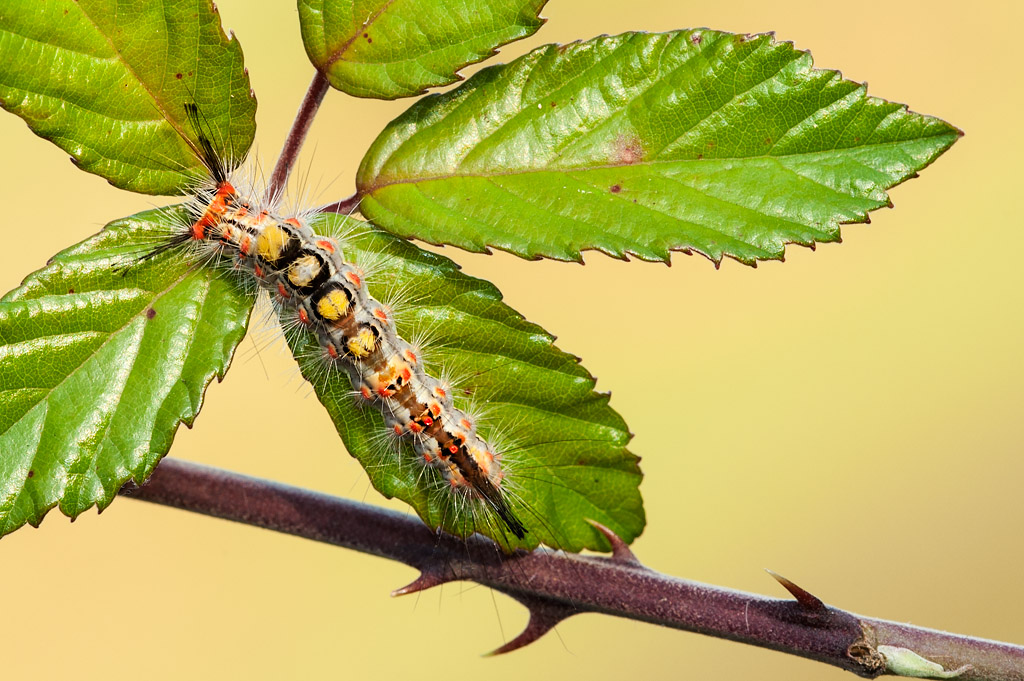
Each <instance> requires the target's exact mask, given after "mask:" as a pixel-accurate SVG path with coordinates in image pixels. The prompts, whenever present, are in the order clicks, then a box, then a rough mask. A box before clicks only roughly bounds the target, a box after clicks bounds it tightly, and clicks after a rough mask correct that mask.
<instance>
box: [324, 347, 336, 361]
mask: <svg viewBox="0 0 1024 681" xmlns="http://www.w3.org/2000/svg"><path fill="white" fill-rule="evenodd" d="M325 349H326V350H327V354H328V355H330V356H331V359H338V348H336V347H334V343H328V344H327V347H326V348H325Z"/></svg>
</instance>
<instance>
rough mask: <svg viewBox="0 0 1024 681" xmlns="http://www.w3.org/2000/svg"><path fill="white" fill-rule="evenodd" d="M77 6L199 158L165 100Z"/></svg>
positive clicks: (87, 13)
mask: <svg viewBox="0 0 1024 681" xmlns="http://www.w3.org/2000/svg"><path fill="white" fill-rule="evenodd" d="M75 4H76V5H78V8H79V10H80V11H81V12H82V16H84V17H85V18H86V19H88V20H89V23H90V24H92V25H93V28H95V29H96V32H97V33H98V34H100V35H101V36H103V40H105V41H106V43H107V45H109V46H110V49H111V51H112V52H113V53H114V54H115V55H117V58H118V61H120V62H121V64H122V65H123V66H124V68H125V70H126V71H128V73H129V74H131V76H132V77H133V78H134V79H135V80H136V82H138V83H139V85H140V86H141V87H142V89H143V90H145V91H146V94H148V95H149V98H150V100H151V101H152V103H153V106H154V107H156V110H157V111H158V112H159V113H160V115H161V116H162V117H163V119H164V120H165V121H166V122H167V124H168V125H170V126H171V128H172V129H173V130H174V132H175V133H176V134H177V135H178V137H180V138H181V139H182V140H184V141H185V143H186V144H187V145H188V146H189V148H190V149H192V151H193V152H194V153H195V154H196V155H197V156H199V152H198V150H197V149H195V148H194V147H193V145H192V141H191V140H190V139H189V137H188V135H186V134H185V131H184V130H183V129H182V128H181V127H180V126H179V125H178V124H177V122H176V121H175V120H174V119H172V118H171V117H170V116H169V115H168V113H167V111H166V109H165V108H164V106H163V100H161V99H159V98H158V97H157V96H156V95H155V94H154V93H153V91H152V90H151V89H150V88H149V84H148V83H146V82H145V81H144V80H143V79H142V78H141V77H140V76H139V74H138V73H136V71H135V69H133V68H132V67H131V65H130V64H129V63H128V60H127V59H125V57H124V55H123V54H122V53H121V50H120V49H118V47H117V46H116V45H115V44H114V42H113V41H112V40H111V39H110V36H108V35H107V34H106V33H104V32H103V31H102V30H100V27H99V25H98V24H97V23H96V22H95V21H94V20H93V18H92V17H91V16H89V12H88V11H86V9H85V7H83V6H82V5H81V3H79V2H76V3H75ZM160 4H161V7H163V6H164V5H163V2H162V1H161V3H160ZM164 15H166V11H165V12H164ZM165 28H166V27H165ZM168 33H169V32H168ZM165 42H166V41H165ZM165 47H166V45H165Z"/></svg>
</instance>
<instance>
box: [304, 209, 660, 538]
mask: <svg viewBox="0 0 1024 681" xmlns="http://www.w3.org/2000/svg"><path fill="white" fill-rule="evenodd" d="M319 220H321V222H320V224H318V225H314V227H315V228H316V229H317V230H318V231H320V232H322V233H325V234H333V235H335V236H338V237H339V238H342V239H343V240H344V241H343V243H344V244H345V245H344V252H345V257H346V259H348V260H350V261H353V262H356V263H360V264H362V265H363V266H364V267H367V266H369V269H370V270H371V271H373V272H377V273H378V274H375V275H374V276H370V277H368V286H369V289H370V293H371V294H372V295H373V296H374V297H375V298H377V299H378V300H387V298H388V296H389V295H394V293H395V292H396V291H397V292H405V293H404V295H400V296H399V298H400V299H401V303H400V304H397V303H396V305H395V310H394V315H395V317H396V324H397V327H398V332H399V334H400V335H401V336H402V337H404V338H407V339H410V338H411V339H415V338H419V337H424V336H426V337H427V338H428V339H429V342H426V343H424V344H423V345H424V348H423V349H422V355H423V358H424V360H425V363H426V365H427V368H428V370H429V372H430V373H431V374H432V375H434V376H441V375H449V376H451V377H452V386H453V388H454V390H453V394H454V395H455V404H456V406H457V407H460V408H463V409H465V408H467V407H469V406H471V405H476V406H478V407H479V408H480V413H481V419H479V420H478V423H477V425H478V428H479V430H480V433H481V435H482V436H484V437H485V438H487V439H488V441H489V442H491V443H492V444H494V445H495V446H497V451H498V452H499V453H500V454H501V455H502V466H503V467H504V470H505V471H506V472H507V477H506V479H505V482H504V483H503V488H504V489H506V490H510V491H511V492H512V494H510V499H511V500H512V508H513V510H514V511H515V513H516V514H517V516H519V518H520V520H522V521H523V523H524V524H525V525H526V527H527V529H528V534H527V535H526V538H525V539H523V540H522V541H517V540H516V539H515V537H513V536H511V534H509V533H508V532H507V531H505V530H504V528H502V527H500V526H499V525H498V524H497V523H496V521H495V520H494V519H493V518H490V517H488V516H484V515H480V514H478V515H477V516H476V517H475V518H474V517H473V516H472V515H471V514H468V513H467V512H466V511H465V510H464V509H462V510H457V509H456V508H455V506H456V502H457V501H458V500H459V498H458V497H457V496H456V495H455V494H453V493H452V492H451V491H448V490H445V489H441V488H442V487H443V483H442V482H441V480H440V479H438V478H437V477H436V476H435V473H436V471H434V469H431V468H424V467H423V466H422V465H421V464H418V463H414V462H413V461H414V458H415V454H414V453H413V451H412V447H411V446H409V445H408V443H404V442H403V444H402V446H401V451H400V452H399V453H397V454H396V453H395V452H394V451H393V450H389V449H388V445H387V438H386V430H385V426H384V419H383V417H382V416H381V413H380V411H379V410H377V409H375V408H370V407H361V406H360V405H359V403H358V402H357V401H356V399H355V398H354V397H353V391H352V385H351V383H350V381H349V378H348V376H347V375H345V374H342V373H341V372H332V373H329V374H328V375H327V376H325V375H324V374H325V372H324V362H323V359H322V351H321V350H320V347H319V345H318V343H317V340H316V338H315V336H314V335H313V334H309V333H305V332H300V333H297V334H292V335H291V336H290V338H289V343H290V345H291V347H292V352H293V353H294V354H295V356H296V357H298V358H299V364H300V366H301V367H302V371H303V374H304V375H305V376H307V377H308V378H309V379H310V381H311V382H312V383H313V385H314V387H315V389H316V392H317V395H318V396H319V398H320V401H321V402H323V403H324V405H325V406H326V407H327V411H328V412H329V413H330V415H331V418H332V419H333V420H334V422H335V425H336V426H337V428H338V432H339V433H341V436H342V439H343V440H344V441H345V446H346V447H347V448H348V450H349V452H351V453H352V455H353V456H355V457H356V458H357V459H358V460H359V462H360V463H361V464H362V465H363V467H364V468H366V471H367V473H368V474H369V476H370V481H371V482H372V483H373V486H374V487H376V488H377V489H378V490H379V491H380V492H381V493H383V494H384V495H385V496H387V497H397V498H399V499H402V500H403V501H405V502H407V503H409V504H410V505H412V507H413V508H414V509H415V510H416V512H417V513H418V514H419V515H420V517H421V518H422V519H423V520H424V522H426V523H427V525H429V526H430V527H439V526H440V527H443V528H444V529H445V530H447V531H448V532H450V533H452V534H456V535H460V536H461V535H467V534H469V533H471V532H473V531H474V530H476V531H479V532H481V533H483V534H486V535H488V536H490V537H491V538H493V539H494V540H495V541H497V542H499V543H500V544H502V545H503V546H505V547H506V548H513V547H517V546H518V547H523V548H532V547H535V546H537V544H538V543H540V542H543V543H545V544H547V545H549V546H553V547H558V548H562V549H566V550H569V551H580V550H582V549H584V548H589V549H596V550H608V549H609V545H608V542H607V540H606V539H605V538H604V537H603V536H602V535H601V534H600V533H598V532H597V531H596V530H595V529H594V528H593V527H592V526H591V525H589V524H588V523H587V522H586V519H588V518H589V519H592V520H596V521H598V522H600V523H602V524H604V525H606V526H608V527H610V528H611V529H612V530H614V531H615V532H616V533H617V534H618V535H619V536H620V537H622V538H623V539H624V540H625V541H627V542H629V541H632V540H633V539H634V538H635V537H636V536H637V535H639V534H640V532H641V531H642V530H643V527H644V522H645V520H644V510H643V502H642V500H641V498H640V492H639V490H638V485H639V484H640V480H641V478H642V474H641V473H640V469H639V466H638V465H637V464H638V461H639V459H637V457H635V456H634V455H632V454H630V453H629V451H628V450H627V449H626V444H627V442H628V441H629V438H630V434H629V432H628V430H627V427H626V424H625V423H624V422H623V420H622V417H620V416H619V415H618V414H617V413H616V412H615V411H613V410H612V409H611V408H610V407H609V406H608V395H606V394H600V393H596V392H594V390H593V388H594V378H593V377H592V376H591V375H590V374H589V373H588V372H587V371H586V370H585V369H584V368H583V367H581V366H580V365H579V359H578V358H576V357H573V356H572V355H568V354H566V353H564V352H562V351H561V350H559V349H558V348H556V347H555V346H554V344H553V340H554V339H553V338H552V337H551V336H550V335H549V334H547V333H546V332H545V331H544V330H543V329H541V328H540V327H538V326H536V325H535V324H531V323H529V322H527V321H525V320H524V319H523V318H522V316H521V315H519V314H518V313H517V312H515V311H514V310H513V309H511V308H510V307H508V306H507V305H505V304H504V303H502V302H501V294H500V293H499V292H498V290H497V289H496V288H495V287H494V286H493V285H491V284H489V283H487V282H485V281H482V280H480V279H474V278H473V277H469V276H467V275H464V274H461V273H460V272H459V271H458V266H457V265H455V264H454V263H453V262H452V261H450V260H448V259H447V258H444V257H442V256H439V255H435V254H432V253H427V252H425V251H422V250H420V249H418V248H416V247H415V246H413V245H411V244H409V243H408V242H406V241H404V240H401V239H397V238H395V237H392V236H390V235H387V234H384V233H382V232H379V231H376V230H372V231H371V230H370V229H366V230H364V231H362V233H361V234H358V235H356V236H347V237H342V236H340V235H341V234H344V233H351V232H352V225H351V223H350V224H348V225H346V224H345V220H344V218H340V217H338V216H336V215H325V216H322V217H321V218H319ZM365 227H367V228H368V227H369V226H368V225H365ZM503 445H504V446H503Z"/></svg>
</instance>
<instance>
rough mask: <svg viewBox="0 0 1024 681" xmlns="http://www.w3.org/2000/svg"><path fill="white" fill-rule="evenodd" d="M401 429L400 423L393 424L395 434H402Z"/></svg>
mask: <svg viewBox="0 0 1024 681" xmlns="http://www.w3.org/2000/svg"><path fill="white" fill-rule="evenodd" d="M402 430H403V429H402V426H400V425H398V424H397V423H396V424H395V435H401V434H402Z"/></svg>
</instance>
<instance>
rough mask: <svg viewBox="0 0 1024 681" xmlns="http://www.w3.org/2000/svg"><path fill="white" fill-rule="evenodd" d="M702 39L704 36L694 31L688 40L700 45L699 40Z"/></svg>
mask: <svg viewBox="0 0 1024 681" xmlns="http://www.w3.org/2000/svg"><path fill="white" fill-rule="evenodd" d="M702 40H704V36H702V35H701V34H700V33H694V34H693V35H691V36H690V42H691V43H693V44H694V45H700V41H702Z"/></svg>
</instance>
